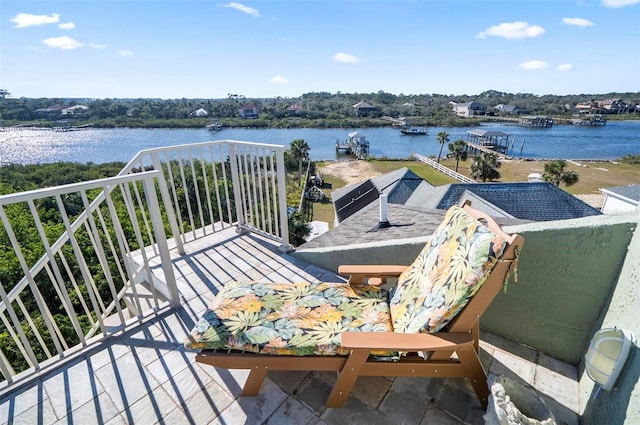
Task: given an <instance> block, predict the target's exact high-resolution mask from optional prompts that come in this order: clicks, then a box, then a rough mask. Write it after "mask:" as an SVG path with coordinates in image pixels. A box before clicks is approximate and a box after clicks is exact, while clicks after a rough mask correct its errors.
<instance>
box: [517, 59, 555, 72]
mask: <svg viewBox="0 0 640 425" xmlns="http://www.w3.org/2000/svg"><path fill="white" fill-rule="evenodd" d="M520 68H522V69H526V70H527V71H531V70H538V69H547V68H549V64H548V63H546V62H543V61H529V62H523V63H521V64H520Z"/></svg>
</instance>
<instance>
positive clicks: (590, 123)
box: [570, 115, 607, 127]
mask: <svg viewBox="0 0 640 425" xmlns="http://www.w3.org/2000/svg"><path fill="white" fill-rule="evenodd" d="M570 124H573V125H582V126H587V127H602V126H604V125H606V124H607V118H605V117H603V116H602V115H587V116H584V117H581V118H576V119H572V120H571V121H570Z"/></svg>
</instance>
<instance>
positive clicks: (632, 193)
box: [600, 184, 640, 214]
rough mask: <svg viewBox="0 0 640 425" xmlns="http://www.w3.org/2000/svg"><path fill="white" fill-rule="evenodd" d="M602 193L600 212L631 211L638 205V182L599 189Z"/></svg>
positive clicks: (639, 192) (639, 196)
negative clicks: (602, 199)
mask: <svg viewBox="0 0 640 425" xmlns="http://www.w3.org/2000/svg"><path fill="white" fill-rule="evenodd" d="M600 191H601V192H602V193H603V194H604V201H603V203H602V212H603V213H604V214H615V213H625V212H633V211H636V210H637V209H638V205H640V184H632V185H629V186H616V187H608V188H604V189H600Z"/></svg>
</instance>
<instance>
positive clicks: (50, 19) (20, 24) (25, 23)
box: [11, 13, 60, 28]
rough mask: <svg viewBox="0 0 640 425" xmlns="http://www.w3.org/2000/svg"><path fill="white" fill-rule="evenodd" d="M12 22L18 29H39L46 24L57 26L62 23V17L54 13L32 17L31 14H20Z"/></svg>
mask: <svg viewBox="0 0 640 425" xmlns="http://www.w3.org/2000/svg"><path fill="white" fill-rule="evenodd" d="M11 22H13V23H15V24H16V28H27V27H37V26H40V25H46V24H56V23H58V22H60V15H58V14H57V13H52V14H51V15H31V14H29V13H18V14H17V15H16V16H15V17H13V18H11Z"/></svg>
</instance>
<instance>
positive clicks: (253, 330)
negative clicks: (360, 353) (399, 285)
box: [185, 282, 393, 355]
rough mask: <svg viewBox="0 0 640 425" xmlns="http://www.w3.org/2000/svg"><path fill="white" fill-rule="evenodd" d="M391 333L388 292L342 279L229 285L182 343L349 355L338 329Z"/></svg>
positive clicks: (273, 351) (188, 345)
mask: <svg viewBox="0 0 640 425" xmlns="http://www.w3.org/2000/svg"><path fill="white" fill-rule="evenodd" d="M352 331H362V332H392V331H393V329H392V327H391V316H390V313H389V297H388V292H387V291H386V290H384V289H381V288H377V287H373V286H368V285H349V284H344V283H306V282H305V283H237V282H235V283H229V284H227V285H226V286H225V287H224V288H223V289H222V290H221V291H220V292H219V293H218V294H217V295H216V296H215V298H214V299H213V301H212V302H211V304H210V306H209V308H208V309H207V310H206V312H205V314H204V315H203V317H202V318H201V319H200V320H199V321H198V323H197V324H196V325H195V327H194V329H193V331H192V332H191V336H190V337H189V338H188V340H187V341H186V343H185V346H186V347H187V348H189V349H233V350H241V351H248V352H253V353H266V354H285V355H314V354H318V355H333V354H340V355H343V354H349V351H348V350H345V349H343V348H342V347H341V346H340V335H341V334H342V333H343V332H352Z"/></svg>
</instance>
